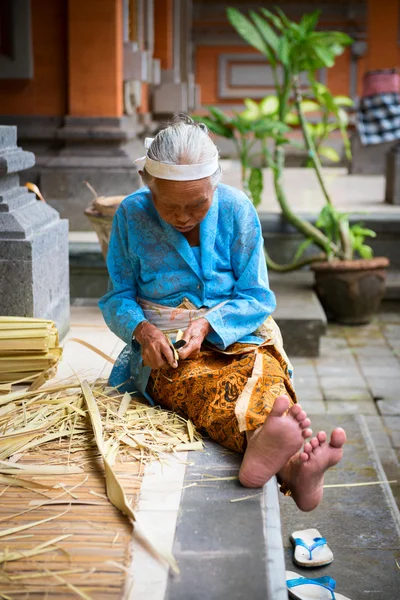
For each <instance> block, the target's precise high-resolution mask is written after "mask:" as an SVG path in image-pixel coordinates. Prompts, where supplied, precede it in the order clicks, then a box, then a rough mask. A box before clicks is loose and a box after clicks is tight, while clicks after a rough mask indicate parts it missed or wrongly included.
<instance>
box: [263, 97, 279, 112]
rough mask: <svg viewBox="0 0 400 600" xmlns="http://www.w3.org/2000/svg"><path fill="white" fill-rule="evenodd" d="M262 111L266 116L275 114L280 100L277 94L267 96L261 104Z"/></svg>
mask: <svg viewBox="0 0 400 600" xmlns="http://www.w3.org/2000/svg"><path fill="white" fill-rule="evenodd" d="M259 107H260V112H261V114H262V115H264V116H268V115H274V114H276V113H277V112H278V109H279V100H278V98H277V96H265V98H263V99H262V100H261V102H260V104H259Z"/></svg>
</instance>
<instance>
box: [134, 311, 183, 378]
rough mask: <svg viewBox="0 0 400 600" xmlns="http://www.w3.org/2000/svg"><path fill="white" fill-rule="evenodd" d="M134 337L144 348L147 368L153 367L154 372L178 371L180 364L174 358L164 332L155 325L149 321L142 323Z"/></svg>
mask: <svg viewBox="0 0 400 600" xmlns="http://www.w3.org/2000/svg"><path fill="white" fill-rule="evenodd" d="M133 335H134V336H135V338H136V339H137V341H138V342H139V344H140V345H141V346H142V359H143V365H144V366H145V367H151V368H152V369H153V370H156V369H162V368H163V367H172V368H174V369H176V367H177V366H178V363H177V362H176V360H175V358H174V353H173V352H172V348H171V346H170V345H169V343H168V340H167V339H166V337H165V335H164V334H163V332H162V331H160V330H159V329H158V328H157V327H156V326H155V325H152V324H151V323H149V322H148V321H142V322H141V323H139V325H138V326H137V327H136V329H135V331H134V334H133Z"/></svg>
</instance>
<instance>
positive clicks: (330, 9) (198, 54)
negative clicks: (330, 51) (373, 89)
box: [193, 0, 400, 107]
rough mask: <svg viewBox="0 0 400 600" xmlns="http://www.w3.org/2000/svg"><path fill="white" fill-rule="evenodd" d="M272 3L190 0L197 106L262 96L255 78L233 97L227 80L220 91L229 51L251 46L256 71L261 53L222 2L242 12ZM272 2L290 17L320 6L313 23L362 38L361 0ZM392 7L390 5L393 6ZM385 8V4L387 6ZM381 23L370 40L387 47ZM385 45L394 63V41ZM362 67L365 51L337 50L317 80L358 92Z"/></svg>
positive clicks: (337, 90) (397, 55)
mask: <svg viewBox="0 0 400 600" xmlns="http://www.w3.org/2000/svg"><path fill="white" fill-rule="evenodd" d="M396 1H397V0H396ZM389 3H390V4H392V0H389ZM275 4H277V2H276V1H273V2H268V1H267V2H265V1H264V2H262V3H261V2H247V1H245V0H242V1H240V2H239V1H237V0H236V1H235V0H232V1H229V2H228V1H224V0H222V1H221V0H215V1H213V3H212V4H211V3H210V2H208V1H207V0H194V23H193V38H194V44H195V68H196V81H197V83H199V84H200V87H201V102H202V105H203V106H206V105H210V104H221V105H224V106H226V107H228V106H229V105H232V106H234V105H236V106H237V105H240V104H241V103H242V101H243V97H246V96H248V97H250V98H254V99H255V100H257V99H259V98H260V97H261V96H262V93H261V89H260V88H261V83H260V84H258V83H257V84H255V85H254V88H253V89H252V87H251V86H249V87H248V90H247V93H242V91H243V90H240V92H241V93H238V94H237V96H236V97H235V96H234V95H233V90H234V85H232V89H228V95H230V97H226V95H227V94H226V93H224V92H223V90H224V86H223V85H222V83H221V81H222V80H223V81H225V82H228V84H227V87H228V88H229V85H230V84H229V80H230V77H231V75H230V73H229V72H228V71H229V69H230V65H231V64H233V63H234V62H235V57H234V56H232V61H231V60H230V58H229V55H235V54H236V55H238V54H244V53H246V54H247V53H249V52H252V53H253V54H254V57H255V58H254V65H255V68H258V69H259V71H260V73H261V69H260V63H259V62H256V61H259V57H260V56H261V55H260V54H259V53H258V52H257V51H256V50H253V49H250V48H249V47H248V46H247V45H246V44H245V43H244V42H243V41H242V40H241V38H240V37H239V36H238V35H237V34H236V32H235V31H234V29H233V27H232V26H231V25H230V23H229V22H228V19H227V17H226V8H227V7H228V6H232V5H233V6H235V7H236V8H238V9H239V10H241V11H242V12H243V13H247V12H248V10H249V9H255V8H257V5H259V6H268V5H271V6H268V8H270V9H273V6H274V5H275ZM278 4H279V6H280V7H281V8H282V9H283V10H284V11H285V12H286V13H287V14H288V16H289V17H291V18H293V19H299V18H300V17H301V15H302V14H304V12H310V11H312V10H315V9H317V8H320V9H321V10H322V13H321V17H320V25H319V26H320V28H321V29H325V30H339V31H345V32H346V33H348V34H349V35H351V36H352V37H353V39H355V40H358V41H365V40H366V39H367V33H368V27H367V17H368V2H367V0H352V1H350V0H335V1H331V0H318V1H317V0H308V1H307V0H304V1H302V0H296V1H294V0H283V1H282V0H281V1H280V2H279V3H278ZM387 6H388V5H387ZM392 9H393V10H394V6H393V7H392ZM388 10H391V7H390V6H388ZM396 22H397V14H396ZM375 29H376V28H375ZM386 29H387V28H384V27H382V28H381V30H380V31H375V33H374V39H373V42H372V43H373V44H374V45H380V44H381V43H382V44H383V46H384V47H387V44H386V46H385V44H384V39H385V36H386V35H387V33H386ZM378 36H380V37H378ZM210 40H212V42H210ZM391 48H392V52H391V55H387V56H386V62H387V65H386V66H387V67H388V68H390V67H394V66H397V65H398V64H399V62H400V60H399V59H400V50H399V48H398V46H396V47H395V48H394V50H393V44H392V46H391ZM246 61H247V59H246ZM257 65H258V67H257ZM248 66H250V64H249V65H248ZM367 68H368V61H367V60H366V57H359V58H354V57H352V52H351V50H350V49H349V48H348V49H346V51H345V53H344V54H343V55H342V56H340V57H338V58H337V61H336V64H335V66H334V67H332V68H331V69H328V70H327V71H326V72H325V73H321V80H322V81H324V82H326V83H327V85H328V86H329V87H330V89H331V90H332V92H333V93H334V94H344V95H353V96H354V95H360V94H361V91H362V77H363V74H364V72H365V70H366V69H367ZM232 72H233V71H232ZM260 79H263V77H260ZM232 81H233V79H232ZM225 87H226V86H225ZM221 90H222V92H221ZM354 91H355V94H354ZM352 92H353V93H352ZM267 93H273V88H272V86H271V87H270V88H269V89H268V86H267V87H265V88H264V95H266V94H267ZM224 95H225V97H224Z"/></svg>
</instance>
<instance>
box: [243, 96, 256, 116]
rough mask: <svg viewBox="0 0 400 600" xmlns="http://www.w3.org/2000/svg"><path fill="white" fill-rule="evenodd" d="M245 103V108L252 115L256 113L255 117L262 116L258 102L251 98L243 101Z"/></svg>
mask: <svg viewBox="0 0 400 600" xmlns="http://www.w3.org/2000/svg"><path fill="white" fill-rule="evenodd" d="M243 103H244V105H245V107H246V108H247V109H248V110H250V111H251V112H252V113H254V114H255V115H259V114H260V107H259V105H258V104H257V102H254V100H252V99H251V98H245V99H244V100H243Z"/></svg>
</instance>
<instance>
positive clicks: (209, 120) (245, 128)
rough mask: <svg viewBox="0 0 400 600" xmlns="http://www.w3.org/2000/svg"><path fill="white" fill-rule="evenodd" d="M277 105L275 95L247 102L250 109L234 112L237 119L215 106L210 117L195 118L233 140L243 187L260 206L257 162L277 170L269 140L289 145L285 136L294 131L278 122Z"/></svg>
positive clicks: (195, 116)
mask: <svg viewBox="0 0 400 600" xmlns="http://www.w3.org/2000/svg"><path fill="white" fill-rule="evenodd" d="M276 103H277V99H276V97H275V96H267V98H264V100H262V101H261V102H260V103H259V104H257V102H254V101H253V100H250V99H246V100H245V105H246V110H245V111H243V112H242V113H237V112H234V113H233V116H229V115H227V114H226V113H224V112H223V111H222V110H220V109H219V108H216V107H214V106H210V107H209V109H208V110H209V115H207V116H200V115H194V116H193V119H194V120H196V121H200V122H202V123H204V124H205V125H207V127H208V128H209V130H210V131H211V132H212V133H215V134H216V135H220V136H222V137H224V138H226V139H230V140H232V141H233V143H234V144H235V146H236V149H237V152H238V156H239V159H240V162H241V166H242V184H243V188H244V190H245V191H246V193H247V194H248V195H249V196H250V198H251V200H252V201H253V203H254V205H255V206H258V205H259V204H260V202H261V194H262V190H263V178H262V171H261V169H260V168H259V167H258V166H256V163H262V162H265V163H267V164H268V165H269V166H271V167H274V162H273V159H272V155H271V153H270V152H269V150H268V145H267V142H268V139H273V140H274V141H275V142H276V143H286V141H287V140H286V138H285V134H286V133H287V132H288V131H289V130H290V127H289V126H288V125H286V124H285V123H281V122H280V121H279V120H278V118H277V111H276V106H277V104H276ZM257 143H261V148H262V151H261V153H260V151H259V150H257V149H256V147H255V146H256V144H257Z"/></svg>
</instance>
